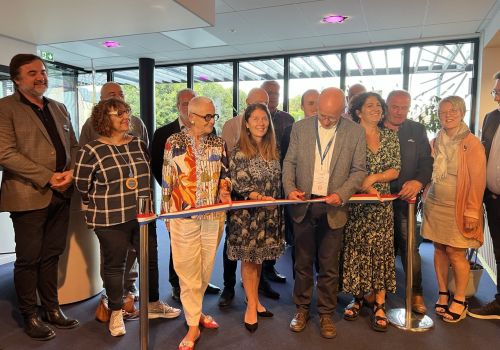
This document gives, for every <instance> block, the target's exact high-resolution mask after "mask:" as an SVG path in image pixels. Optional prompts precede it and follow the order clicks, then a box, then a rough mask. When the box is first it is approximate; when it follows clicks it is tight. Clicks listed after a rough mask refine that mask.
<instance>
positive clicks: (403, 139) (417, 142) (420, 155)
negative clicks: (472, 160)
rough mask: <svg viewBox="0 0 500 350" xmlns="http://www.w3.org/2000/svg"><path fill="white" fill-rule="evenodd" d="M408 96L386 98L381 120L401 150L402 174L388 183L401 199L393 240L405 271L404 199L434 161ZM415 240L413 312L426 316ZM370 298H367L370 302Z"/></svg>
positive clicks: (416, 188)
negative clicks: (410, 114) (411, 114)
mask: <svg viewBox="0 0 500 350" xmlns="http://www.w3.org/2000/svg"><path fill="white" fill-rule="evenodd" d="M410 105H411V96H410V94H409V93H408V92H407V91H404V90H394V91H391V92H390V93H389V95H388V96H387V107H388V108H387V109H388V111H387V114H386V116H385V118H384V126H385V127H386V128H389V129H392V130H394V131H395V132H397V133H398V138H399V144H400V149H401V171H400V172H399V177H398V178H397V179H396V180H394V181H392V182H391V193H397V194H399V195H400V199H397V200H396V201H394V202H393V203H394V241H395V245H396V249H399V251H400V255H401V261H402V263H403V268H404V270H405V272H406V256H407V251H406V243H407V240H408V202H406V200H408V199H412V198H416V197H417V195H418V194H419V193H420V191H422V189H423V188H424V187H425V185H427V184H428V183H429V182H430V181H431V176H432V164H433V162H434V161H433V158H432V156H431V147H430V145H429V139H428V138H427V131H426V130H425V127H424V126H423V125H422V124H420V123H417V122H415V121H413V120H408V119H407V117H408V112H409V111H410ZM411 234H412V235H413V236H414V237H415V245H414V250H413V260H412V261H413V286H412V288H413V299H412V305H411V306H412V310H413V311H414V312H416V313H419V314H425V313H426V311H427V308H426V306H425V303H424V297H423V288H422V267H421V259H420V253H419V249H418V247H419V243H420V242H417V239H418V237H419V236H418V235H417V234H416V232H411ZM374 297H375V296H374V295H373V297H370V298H368V299H372V300H369V302H373V301H374V300H375V299H374Z"/></svg>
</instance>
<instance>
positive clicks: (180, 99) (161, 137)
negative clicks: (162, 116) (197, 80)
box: [150, 89, 220, 301]
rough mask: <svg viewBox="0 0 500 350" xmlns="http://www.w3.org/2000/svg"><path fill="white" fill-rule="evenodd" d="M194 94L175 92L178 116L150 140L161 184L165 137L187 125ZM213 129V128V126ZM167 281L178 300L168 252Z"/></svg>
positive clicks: (215, 291)
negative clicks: (190, 102) (189, 107)
mask: <svg viewBox="0 0 500 350" xmlns="http://www.w3.org/2000/svg"><path fill="white" fill-rule="evenodd" d="M195 96H196V93H195V92H194V91H193V90H192V89H183V90H180V91H179V92H178V93H177V110H178V111H179V117H178V118H177V119H175V120H174V121H173V122H171V123H168V124H167V125H164V126H162V127H161V128H158V129H156V131H155V133H154V135H153V140H152V141H151V152H150V153H151V170H152V171H153V176H154V178H155V179H156V181H157V182H158V184H159V185H160V186H161V183H162V168H163V153H164V151H165V143H166V141H167V139H168V138H169V137H170V136H171V135H173V134H175V133H178V132H181V130H182V129H184V128H185V127H189V120H188V105H189V101H191V100H192V99H193V97H195ZM214 130H215V128H214ZM168 271H169V276H168V281H169V282H170V284H171V285H172V298H173V299H174V300H176V301H180V295H181V288H180V286H179V277H178V276H177V273H176V272H175V270H174V263H173V261H172V253H170V260H169V265H168ZM219 291H220V288H219V287H217V286H214V285H213V284H210V283H209V284H208V287H207V290H206V292H205V293H208V294H218V293H219Z"/></svg>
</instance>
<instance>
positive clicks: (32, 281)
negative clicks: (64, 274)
mask: <svg viewBox="0 0 500 350" xmlns="http://www.w3.org/2000/svg"><path fill="white" fill-rule="evenodd" d="M69 204H70V200H69V199H68V198H64V197H62V196H61V195H60V194H58V193H54V194H53V195H52V199H51V201H50V204H49V206H48V207H46V208H43V209H38V210H30V211H22V212H11V213H10V217H11V218H12V223H13V225H14V233H15V241H16V262H15V263H14V285H15V288H16V294H17V299H18V302H19V310H20V311H21V313H22V315H23V316H24V317H29V316H31V315H33V314H35V313H36V312H37V307H36V291H37V290H38V295H39V296H40V302H41V304H42V306H43V307H44V308H45V309H46V310H50V309H55V308H57V307H59V301H58V296H57V271H58V263H59V256H60V255H61V254H62V253H63V252H64V249H65V248H66V237H67V233H68V223H69Z"/></svg>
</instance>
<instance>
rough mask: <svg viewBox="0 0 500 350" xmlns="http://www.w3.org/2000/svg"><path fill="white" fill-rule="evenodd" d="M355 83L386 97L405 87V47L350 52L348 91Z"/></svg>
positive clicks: (347, 60) (347, 58) (347, 72)
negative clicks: (393, 91)
mask: <svg viewBox="0 0 500 350" xmlns="http://www.w3.org/2000/svg"><path fill="white" fill-rule="evenodd" d="M354 84H362V85H364V86H365V88H366V90H368V91H373V92H376V93H378V94H380V95H381V96H382V97H383V98H386V97H387V95H388V94H389V92H391V91H392V90H396V89H402V88H403V49H402V48H396V49H385V50H372V51H356V52H348V53H347V56H346V91H347V90H348V89H349V87H351V86H352V85H354Z"/></svg>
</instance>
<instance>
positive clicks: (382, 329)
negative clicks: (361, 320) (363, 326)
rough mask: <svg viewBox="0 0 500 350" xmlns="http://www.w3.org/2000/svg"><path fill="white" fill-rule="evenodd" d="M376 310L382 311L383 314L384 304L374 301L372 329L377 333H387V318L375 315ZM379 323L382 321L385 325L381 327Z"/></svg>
mask: <svg viewBox="0 0 500 350" xmlns="http://www.w3.org/2000/svg"><path fill="white" fill-rule="evenodd" d="M378 310H382V311H384V313H385V303H382V304H379V303H377V302H376V301H375V303H373V315H372V328H373V330H374V331H377V332H387V329H388V327H389V321H388V320H387V316H377V315H376V313H377V311H378ZM379 321H384V322H385V325H381V324H380V323H379Z"/></svg>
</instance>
